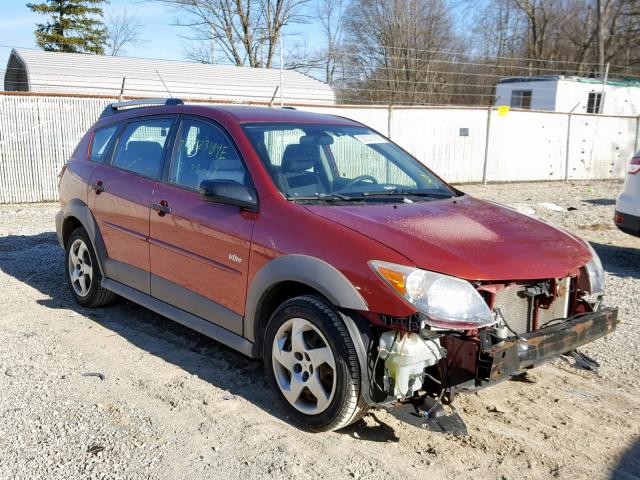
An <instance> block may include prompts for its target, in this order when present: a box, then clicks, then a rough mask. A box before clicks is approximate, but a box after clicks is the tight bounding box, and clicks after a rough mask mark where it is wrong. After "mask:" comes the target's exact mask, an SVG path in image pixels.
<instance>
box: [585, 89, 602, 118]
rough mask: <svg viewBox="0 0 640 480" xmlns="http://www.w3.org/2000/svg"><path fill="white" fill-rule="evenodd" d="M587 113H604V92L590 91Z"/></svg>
mask: <svg viewBox="0 0 640 480" xmlns="http://www.w3.org/2000/svg"><path fill="white" fill-rule="evenodd" d="M587 113H602V93H596V92H589V98H588V99H587Z"/></svg>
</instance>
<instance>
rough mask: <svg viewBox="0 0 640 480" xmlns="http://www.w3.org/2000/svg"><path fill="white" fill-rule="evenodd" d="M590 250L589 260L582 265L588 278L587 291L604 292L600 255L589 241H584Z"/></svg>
mask: <svg viewBox="0 0 640 480" xmlns="http://www.w3.org/2000/svg"><path fill="white" fill-rule="evenodd" d="M585 243H586V244H587V246H588V247H589V250H590V251H591V260H589V263H587V264H586V265H585V266H584V269H585V270H586V271H587V276H588V278H589V293H592V294H594V293H595V294H597V293H604V268H602V262H601V261H600V257H599V256H598V254H597V253H596V251H595V250H594V249H593V247H592V246H591V244H590V243H589V242H585Z"/></svg>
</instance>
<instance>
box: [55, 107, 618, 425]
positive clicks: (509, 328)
mask: <svg viewBox="0 0 640 480" xmlns="http://www.w3.org/2000/svg"><path fill="white" fill-rule="evenodd" d="M60 198H61V210H60V212H59V213H58V215H57V217H56V227H57V232H58V237H59V240H60V243H61V245H63V246H64V249H65V254H66V255H65V271H66V277H67V280H68V283H69V286H70V289H71V293H72V294H73V296H74V298H75V299H76V301H77V302H78V303H79V304H81V305H83V306H85V307H99V306H103V305H106V304H108V303H110V302H111V301H113V300H114V299H115V298H116V297H117V296H122V297H125V298H127V299H129V300H132V301H134V302H136V303H139V304H140V305H143V306H144V307H147V308H149V309H151V310H153V311H155V312H157V313H159V314H162V315H164V316H166V317H169V318H170V319H172V320H175V321H177V322H179V323H181V324H183V325H186V326H188V327H190V328H193V329H194V330H197V331H199V332H201V333H203V334H204V335H207V336H209V337H211V338H213V339H215V340H217V341H219V342H221V343H224V344H225V345H228V346H230V347H232V348H234V349H236V350H238V351H240V352H242V353H244V354H246V355H249V356H251V357H255V358H262V359H263V361H264V365H265V372H266V375H267V378H268V381H269V383H270V385H271V386H272V387H273V389H274V391H275V396H277V398H278V399H279V402H280V403H281V405H282V407H283V408H284V410H285V411H286V414H287V416H288V418H290V420H291V421H292V422H294V423H295V424H296V425H298V426H300V427H301V428H304V429H308V430H312V431H326V430H335V429H339V428H342V427H345V426H346V425H349V424H351V423H353V422H356V421H358V420H359V419H360V418H361V417H362V416H363V415H364V414H365V413H366V411H367V409H368V408H369V407H370V406H382V407H385V408H389V411H391V412H392V413H394V414H396V415H398V416H399V417H400V418H405V419H409V420H410V421H413V422H414V423H415V422H425V424H426V425H427V426H429V425H430V426H431V428H436V427H437V425H440V426H441V427H442V425H443V424H444V423H446V422H443V421H442V419H443V418H447V417H446V416H444V413H445V411H444V410H443V409H442V407H441V403H449V402H451V401H453V398H454V396H455V394H456V393H457V392H460V391H473V390H476V389H479V388H483V387H486V386H490V385H492V384H494V383H496V382H499V381H501V380H505V379H508V378H510V377H511V376H513V375H515V374H519V373H521V372H523V371H526V369H529V368H531V367H534V366H536V365H538V364H540V363H543V362H546V361H548V360H550V359H553V358H555V357H557V356H559V355H561V354H564V353H568V352H572V351H573V350H575V349H576V348H577V347H579V346H581V345H584V344H586V343H588V342H591V341H593V340H595V339H597V338H599V337H602V336H604V335H606V334H608V333H610V332H612V331H613V330H614V329H615V327H616V324H617V310H616V309H612V308H605V307H602V306H601V302H600V298H601V296H602V293H603V290H604V273H603V269H602V265H601V263H600V260H599V258H598V256H597V255H596V253H595V252H594V250H593V249H592V248H591V247H590V245H589V244H588V243H587V242H585V241H583V240H581V239H579V238H577V237H575V236H573V235H571V234H569V233H567V232H564V231H562V230H560V229H558V228H555V227H553V226H551V225H548V224H547V223H544V222H542V221H540V220H536V219H534V218H531V217H529V216H526V215H523V214H520V213H518V212H516V211H514V210H512V209H510V208H506V207H503V206H500V205H497V204H495V203H492V202H487V201H483V200H478V199H475V198H473V197H470V196H469V195H465V194H464V193H463V192H461V191H459V190H457V189H455V188H453V187H451V186H450V185H447V184H446V183H445V182H444V181H442V180H441V179H440V178H438V177H437V176H436V175H434V174H433V173H432V172H431V171H430V170H429V169H427V168H426V167H425V166H424V165H422V164H421V163H420V162H419V161H417V160H416V159H414V158H413V157H412V156H411V155H409V154H408V153H407V152H405V151H404V150H402V149H401V148H400V147H398V146H397V145H395V144H394V143H392V142H391V141H390V140H388V139H387V138H385V137H383V136H382V135H380V134H378V133H377V132H375V131H373V130H371V129H370V128H368V127H366V126H364V125H362V124H360V123H357V122H355V121H352V120H348V119H346V118H341V117H336V116H331V115H320V114H313V113H307V112H300V111H296V110H293V109H269V108H258V107H256V108H251V107H236V106H234V107H215V108H214V107H208V106H195V105H183V103H182V101H180V100H178V99H168V100H157V99H156V100H147V101H134V102H122V103H118V104H112V105H109V106H108V107H107V109H106V110H105V112H104V113H103V115H102V116H101V118H100V119H99V120H98V122H97V123H96V124H95V125H94V126H93V127H91V129H89V131H88V132H87V133H86V135H85V136H84V137H83V138H82V140H81V141H80V144H79V145H78V147H77V148H76V150H75V152H74V153H73V156H72V157H71V159H70V160H69V161H68V163H67V165H66V166H65V168H64V169H63V172H62V174H61V180H60ZM403 412H404V413H403ZM416 419H417V420H416ZM438 419H439V420H440V423H438ZM434 420H435V421H434ZM429 421H431V423H427V422H429Z"/></svg>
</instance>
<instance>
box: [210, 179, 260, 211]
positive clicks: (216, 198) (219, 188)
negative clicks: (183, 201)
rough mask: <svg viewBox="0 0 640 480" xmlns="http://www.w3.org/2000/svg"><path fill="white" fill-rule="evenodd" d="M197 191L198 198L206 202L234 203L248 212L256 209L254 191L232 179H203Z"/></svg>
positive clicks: (256, 199)
mask: <svg viewBox="0 0 640 480" xmlns="http://www.w3.org/2000/svg"><path fill="white" fill-rule="evenodd" d="M198 191H199V193H200V198H202V199H203V200H205V201H207V202H215V203H222V204H225V205H235V206H237V207H240V208H241V209H243V210H247V211H249V212H256V211H258V197H257V195H256V191H255V190H254V189H253V188H251V187H247V186H245V185H242V184H240V183H238V182H234V181H233V180H203V181H202V182H201V183H200V186H199V187H198Z"/></svg>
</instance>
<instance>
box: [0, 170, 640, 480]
mask: <svg viewBox="0 0 640 480" xmlns="http://www.w3.org/2000/svg"><path fill="white" fill-rule="evenodd" d="M620 188H621V184H620V183H619V182H591V183H585V182H580V183H578V182H576V183H567V184H565V183H543V184H534V183H527V184H510V185H491V186H486V187H483V186H463V187H462V189H463V190H466V191H467V192H469V193H471V194H473V195H476V196H479V197H484V198H490V199H494V200H496V201H498V202H502V203H505V204H509V205H511V206H514V207H515V208H518V209H520V210H522V211H525V212H529V213H531V214H534V215H536V216H539V217H541V218H544V219H546V220H547V221H549V222H551V223H554V224H556V225H560V226H562V227H564V228H567V229H569V230H570V231H572V232H575V233H577V234H579V235H582V236H584V237H585V238H587V239H588V240H589V241H591V242H592V243H593V245H594V247H595V248H596V250H597V251H598V252H599V254H600V255H601V257H602V259H603V262H604V265H605V268H606V270H607V281H608V290H609V293H608V297H607V303H609V304H611V305H617V306H619V307H620V312H621V319H622V322H623V323H622V325H621V326H620V327H619V329H618V331H616V332H615V333H614V334H613V335H611V336H609V337H607V338H605V339H601V340H599V341H597V342H596V343H594V344H593V345H591V346H589V347H588V348H587V349H586V351H587V352H588V353H589V354H590V355H592V356H593V357H595V358H596V359H597V360H598V361H600V362H601V364H602V367H601V369H600V372H599V373H598V374H594V373H590V372H585V371H581V370H577V369H575V368H574V367H573V366H572V365H571V364H570V363H569V362H567V361H564V360H558V361H556V362H555V363H553V364H551V365H545V366H543V367H540V368H539V369H537V370H535V371H534V372H533V373H532V374H530V375H529V382H527V383H522V382H505V383H503V384H501V385H498V386H496V387H493V388H491V389H487V390H484V391H482V392H479V393H477V394H472V395H466V396H461V397H459V398H458V400H457V406H458V409H459V411H460V412H461V414H462V416H463V417H464V419H465V421H466V423H467V425H468V428H469V432H470V434H469V436H467V437H456V436H453V435H449V434H446V435H445V434H434V433H430V432H428V431H424V430H420V429H418V428H415V427H412V426H409V425H406V424H402V423H401V422H399V421H398V420H396V419H395V418H394V417H393V416H391V415H389V414H388V413H386V412H384V411H373V412H372V413H370V414H369V415H367V416H366V417H365V419H364V420H363V421H361V422H360V423H358V424H357V425H355V426H352V427H349V428H347V429H345V430H343V431H341V432H334V433H328V434H309V433H305V432H301V431H299V430H297V429H295V428H293V427H291V426H290V425H289V424H288V423H287V421H286V418H284V417H283V414H282V412H280V411H279V410H278V409H277V408H276V407H275V406H274V402H273V397H272V395H271V393H270V392H269V390H268V389H267V387H266V383H265V381H264V379H263V374H262V365H261V364H260V363H259V362H257V361H253V360H249V359H247V358H244V357H242V356H241V355H239V354H237V353H235V352H233V351H231V350H229V349H227V348H225V347H223V346H221V345H219V344H217V343H216V342H214V341H212V340H209V339H207V338H205V337H203V336H201V335H199V334H196V333H194V332H191V331H189V330H187V329H185V328H182V327H181V326H179V325H177V324H174V323H172V322H171V321H169V320H167V319H164V318H162V317H160V316H158V315H155V314H153V313H151V312H149V311H147V310H145V309H143V308H141V307H138V306H136V305H133V304H131V303H129V302H125V301H120V302H119V303H117V304H115V305H113V306H110V307H107V308H103V309H98V310H86V309H83V308H80V307H78V306H77V305H76V304H74V302H73V301H72V299H71V296H70V294H68V293H67V290H66V287H65V285H64V283H63V280H62V269H63V265H62V264H63V252H62V249H61V248H59V247H58V245H57V242H56V238H55V234H54V232H53V216H54V214H55V211H56V209H57V206H56V205H54V204H36V205H3V206H0V345H1V347H0V452H2V455H0V478H2V479H9V478H16V479H33V478H46V479H55V478H78V479H80V478H82V479H85V478H91V479H102V478H104V479H107V478H109V479H112V478H113V479H115V478H126V479H136V478H144V479H147V478H151V479H153V478H159V479H170V478H171V479H173V478H184V479H192V478H203V477H205V476H207V477H213V478H242V479H246V478H252V479H253V478H292V477H296V478H300V479H306V478H309V479H311V478H319V477H325V478H348V479H350V478H361V479H376V480H380V479H391V478H404V479H406V478H443V477H444V478H453V477H455V478H473V479H485V478H486V479H504V478H509V479H511V478H518V479H520V478H531V479H549V478H585V479H586V478H589V479H592V478H619V479H631V478H640V407H639V402H638V397H639V396H640V386H639V385H640V374H639V373H638V369H637V366H638V364H640V349H639V348H638V345H639V340H640V330H639V327H640V325H639V323H640V319H639V318H638V310H639V309H638V301H637V299H636V297H635V295H636V294H637V293H638V292H640V239H638V238H634V237H631V236H628V235H625V234H623V233H621V232H619V231H618V230H616V229H615V227H613V226H612V223H611V222H612V220H611V219H612V215H613V208H614V207H613V205H614V198H615V195H616V194H617V192H618V191H619V190H620ZM544 203H552V204H553V205H555V207H554V206H553V205H551V206H550V205H544ZM557 207H560V208H559V210H560V211H554V210H551V209H550V208H557ZM569 208H572V210H568V209H569ZM573 208H575V210H573ZM86 373H101V374H103V375H104V379H101V378H100V377H99V376H84V375H83V374H86Z"/></svg>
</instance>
